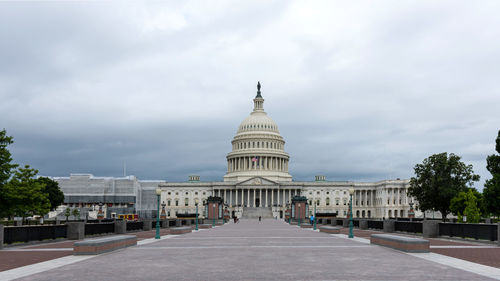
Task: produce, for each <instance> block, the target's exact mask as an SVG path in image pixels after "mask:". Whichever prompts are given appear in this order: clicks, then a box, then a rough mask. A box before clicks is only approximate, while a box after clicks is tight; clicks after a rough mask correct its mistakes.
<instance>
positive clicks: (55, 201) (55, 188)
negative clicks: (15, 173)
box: [37, 177, 64, 210]
mask: <svg viewBox="0 0 500 281" xmlns="http://www.w3.org/2000/svg"><path fill="white" fill-rule="evenodd" d="M37 181H38V182H39V183H41V184H43V185H44V186H45V190H44V192H45V194H47V196H48V198H49V201H50V209H51V210H55V209H56V208H57V207H58V206H59V205H61V204H62V203H63V202H64V193H63V192H62V191H61V189H59V183H57V182H56V181H55V180H52V179H49V178H46V177H40V178H38V179H37Z"/></svg>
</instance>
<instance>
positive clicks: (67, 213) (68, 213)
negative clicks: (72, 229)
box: [64, 207, 71, 221]
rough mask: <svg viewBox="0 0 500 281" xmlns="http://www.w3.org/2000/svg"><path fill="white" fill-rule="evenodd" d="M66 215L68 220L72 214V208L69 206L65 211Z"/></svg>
mask: <svg viewBox="0 0 500 281" xmlns="http://www.w3.org/2000/svg"><path fill="white" fill-rule="evenodd" d="M64 216H65V217H66V221H68V218H69V216H71V209H70V208H69V207H68V208H66V211H64Z"/></svg>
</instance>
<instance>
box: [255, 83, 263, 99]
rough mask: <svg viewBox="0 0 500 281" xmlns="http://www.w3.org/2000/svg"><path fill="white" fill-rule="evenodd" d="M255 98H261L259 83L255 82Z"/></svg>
mask: <svg viewBox="0 0 500 281" xmlns="http://www.w3.org/2000/svg"><path fill="white" fill-rule="evenodd" d="M255 98H262V96H261V95H260V81H257V96H256V97H255Z"/></svg>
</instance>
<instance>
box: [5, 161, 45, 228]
mask: <svg viewBox="0 0 500 281" xmlns="http://www.w3.org/2000/svg"><path fill="white" fill-rule="evenodd" d="M37 173H38V171H37V170H35V169H31V168H30V166H29V165H26V166H24V168H18V169H17V170H16V171H15V173H14V175H13V177H12V179H11V180H10V181H9V182H8V183H7V184H5V185H4V195H5V199H6V200H7V201H8V202H9V210H8V215H9V216H12V215H15V216H19V217H22V218H23V220H24V218H25V217H27V216H33V215H41V216H43V215H45V214H47V213H48V212H49V210H50V201H49V199H48V198H47V195H46V194H45V192H44V191H45V186H44V185H43V184H42V183H40V182H38V181H37V180H36V179H35V178H34V177H35V176H36V174H37Z"/></svg>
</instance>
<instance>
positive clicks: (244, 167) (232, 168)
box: [227, 156, 288, 172]
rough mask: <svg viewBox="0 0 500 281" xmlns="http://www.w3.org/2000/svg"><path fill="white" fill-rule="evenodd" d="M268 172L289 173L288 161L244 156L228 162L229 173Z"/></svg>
mask: <svg viewBox="0 0 500 281" xmlns="http://www.w3.org/2000/svg"><path fill="white" fill-rule="evenodd" d="M250 170H266V171H281V172H288V159H286V158H284V157H274V156H248V157H246V156H244V157H234V158H230V159H228V160H227V171H228V172H238V171H250Z"/></svg>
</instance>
